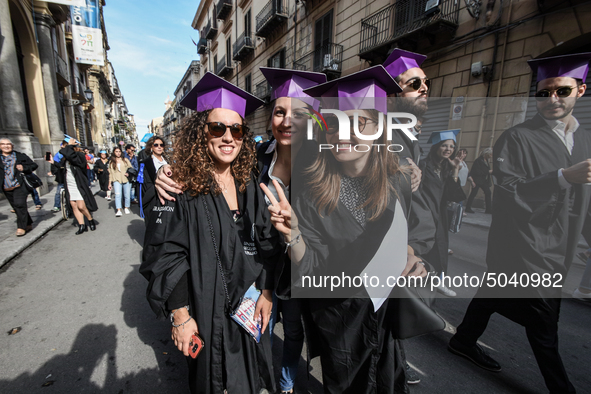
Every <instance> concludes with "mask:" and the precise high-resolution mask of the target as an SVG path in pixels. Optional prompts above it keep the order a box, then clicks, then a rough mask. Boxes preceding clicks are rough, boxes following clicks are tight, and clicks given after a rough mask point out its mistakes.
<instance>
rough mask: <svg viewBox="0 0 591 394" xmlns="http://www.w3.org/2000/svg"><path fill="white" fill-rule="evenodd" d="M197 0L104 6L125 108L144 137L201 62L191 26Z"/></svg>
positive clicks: (123, 0) (122, 1) (127, 0)
mask: <svg viewBox="0 0 591 394" xmlns="http://www.w3.org/2000/svg"><path fill="white" fill-rule="evenodd" d="M198 6H199V0H142V1H138V0H115V1H107V5H106V6H105V7H104V8H103V13H104V17H105V28H106V31H107V38H108V40H109V46H110V48H111V49H110V50H109V51H108V53H107V57H108V59H109V60H110V61H111V63H112V64H113V67H114V69H115V75H116V77H117V81H118V82H119V88H120V90H121V93H122V94H123V95H124V97H125V102H126V103H127V108H128V110H129V112H130V113H132V114H133V115H135V122H136V125H137V132H138V135H139V138H140V139H141V138H142V136H143V135H144V133H146V132H147V131H148V129H147V125H148V124H149V123H150V120H152V119H153V118H156V117H159V116H162V115H163V114H164V110H165V108H164V102H165V101H166V98H167V96H170V98H171V99H172V98H173V97H174V90H175V89H176V87H177V85H178V83H179V82H180V80H181V78H182V77H183V75H184V74H185V71H186V70H187V68H188V67H189V65H190V64H191V60H198V59H199V55H198V54H197V47H196V46H195V45H194V44H193V42H192V41H191V38H192V39H193V40H195V42H197V41H198V39H199V33H198V32H197V31H196V30H194V29H193V28H192V27H191V22H192V21H193V16H194V15H195V12H196V11H197V8H198Z"/></svg>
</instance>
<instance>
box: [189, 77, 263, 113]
mask: <svg viewBox="0 0 591 394" xmlns="http://www.w3.org/2000/svg"><path fill="white" fill-rule="evenodd" d="M263 104H264V101H262V100H260V99H259V98H257V97H255V96H253V95H252V94H250V93H248V92H247V91H245V90H242V89H240V88H239V87H237V86H235V85H232V84H231V83H230V82H228V81H226V80H225V79H223V78H220V77H218V76H217V75H215V74H213V73H211V72H207V73H206V74H205V75H204V76H203V78H201V79H200V80H199V82H197V85H195V87H194V88H193V89H191V91H190V92H189V93H188V94H187V96H186V97H185V98H184V99H183V100H182V101H181V105H182V106H184V107H187V108H189V109H192V110H193V111H197V112H201V111H206V110H208V109H214V108H225V109H231V110H232V111H235V112H238V114H240V116H242V117H243V118H244V117H245V116H246V115H248V114H250V113H252V112H254V111H255V110H256V109H257V108H258V107H260V106H261V105H263Z"/></svg>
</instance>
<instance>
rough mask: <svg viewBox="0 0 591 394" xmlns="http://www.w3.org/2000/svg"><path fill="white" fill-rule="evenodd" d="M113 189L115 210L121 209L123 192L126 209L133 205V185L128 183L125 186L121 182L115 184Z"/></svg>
mask: <svg viewBox="0 0 591 394" xmlns="http://www.w3.org/2000/svg"><path fill="white" fill-rule="evenodd" d="M113 189H114V192H115V208H117V209H121V192H122V191H123V197H124V198H125V208H129V207H130V205H131V196H130V191H131V183H130V182H127V183H124V184H123V185H122V184H121V183H119V182H113Z"/></svg>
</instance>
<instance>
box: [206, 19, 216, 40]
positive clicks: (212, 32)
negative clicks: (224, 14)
mask: <svg viewBox="0 0 591 394" xmlns="http://www.w3.org/2000/svg"><path fill="white" fill-rule="evenodd" d="M217 34H218V24H217V20H216V19H214V20H213V25H212V24H211V20H209V21H208V22H207V25H206V26H205V38H207V39H208V40H213V39H214V38H215V36H217Z"/></svg>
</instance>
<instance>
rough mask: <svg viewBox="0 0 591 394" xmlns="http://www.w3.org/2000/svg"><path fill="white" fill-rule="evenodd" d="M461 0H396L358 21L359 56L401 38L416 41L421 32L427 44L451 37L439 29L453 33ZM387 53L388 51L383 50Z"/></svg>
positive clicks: (371, 54)
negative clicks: (359, 29)
mask: <svg viewBox="0 0 591 394" xmlns="http://www.w3.org/2000/svg"><path fill="white" fill-rule="evenodd" d="M459 7H460V2H458V1H457V0H440V1H434V0H396V3H394V4H392V5H391V6H388V7H386V8H384V9H383V10H381V11H378V12H377V13H375V14H373V15H370V16H369V17H367V18H365V19H362V20H361V40H360V44H359V56H360V57H361V58H362V59H371V58H373V57H374V56H375V55H376V53H372V52H374V51H375V50H376V49H380V48H382V47H384V46H388V49H389V46H390V44H391V43H393V42H395V41H398V40H400V39H402V38H407V39H409V40H410V41H413V42H416V41H418V39H419V37H418V36H417V37H412V35H413V33H423V36H424V37H426V38H428V39H429V41H430V44H434V43H435V42H436V41H438V40H445V39H449V38H451V37H447V36H446V35H441V34H440V33H441V32H442V31H445V30H447V32H455V29H456V28H457V26H458V15H459V9H460V8H459ZM386 52H387V50H386Z"/></svg>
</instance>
